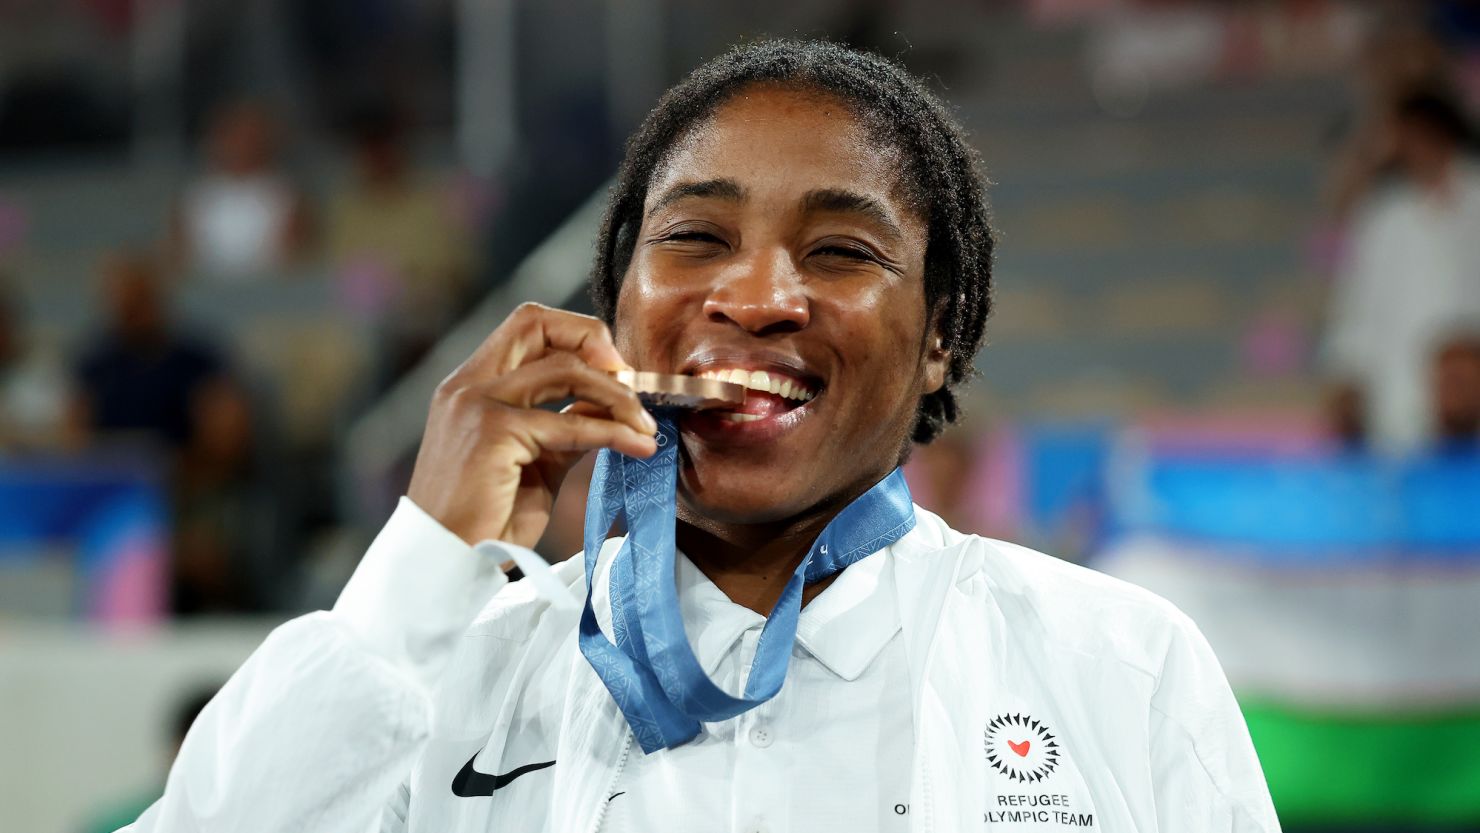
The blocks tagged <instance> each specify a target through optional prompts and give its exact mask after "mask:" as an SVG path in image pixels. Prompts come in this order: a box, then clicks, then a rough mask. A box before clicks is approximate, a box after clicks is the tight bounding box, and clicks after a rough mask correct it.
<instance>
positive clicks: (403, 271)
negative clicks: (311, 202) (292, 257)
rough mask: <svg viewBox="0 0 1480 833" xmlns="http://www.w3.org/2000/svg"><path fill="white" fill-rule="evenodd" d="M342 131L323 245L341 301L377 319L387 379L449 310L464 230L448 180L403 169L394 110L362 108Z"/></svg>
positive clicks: (400, 127)
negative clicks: (348, 168) (343, 145)
mask: <svg viewBox="0 0 1480 833" xmlns="http://www.w3.org/2000/svg"><path fill="white" fill-rule="evenodd" d="M352 132H353V141H354V165H355V176H354V180H353V181H352V182H351V183H350V185H349V186H348V187H347V188H345V189H344V190H343V191H342V192H341V193H340V194H338V195H337V196H336V197H335V199H334V200H333V202H332V204H331V207H330V212H329V217H328V247H329V255H330V258H331V259H332V262H333V268H334V271H335V274H336V275H337V276H338V278H339V280H340V284H341V289H342V291H343V292H344V294H345V296H346V298H347V299H348V301H349V303H350V304H351V305H352V306H354V307H355V308H357V309H358V310H359V311H360V312H361V314H363V315H365V316H367V317H368V318H370V319H371V320H373V321H376V322H378V323H379V324H380V325H381V326H382V327H383V328H384V329H385V331H386V332H385V333H384V340H385V342H386V344H387V345H388V347H387V350H388V351H389V353H388V355H387V356H386V357H385V359H386V360H385V367H383V368H382V371H383V375H384V376H385V377H387V379H393V378H395V377H397V376H399V375H400V374H401V373H402V372H403V371H405V370H406V369H408V368H410V367H411V366H412V365H413V364H415V363H416V361H417V360H419V359H420V358H421V356H422V355H423V354H424V353H425V352H426V351H427V350H428V349H429V348H430V347H431V346H432V345H433V344H435V343H436V341H437V339H438V337H440V335H441V334H442V333H443V332H445V330H446V327H447V325H448V323H450V320H451V319H452V318H453V316H454V315H455V313H456V311H457V308H458V307H459V305H460V302H461V301H462V299H463V298H464V296H465V294H466V292H467V288H468V279H469V278H470V272H471V256H472V251H471V242H470V239H469V238H470V235H469V234H468V230H467V229H466V228H465V226H464V224H463V222H462V221H461V218H460V217H458V216H457V212H456V211H454V200H453V198H452V194H451V193H450V192H449V190H448V189H446V188H444V187H439V186H438V185H436V184H434V183H431V182H427V181H424V180H423V179H422V177H420V176H419V175H418V174H417V172H416V171H414V170H413V168H412V165H411V160H410V156H409V151H408V148H407V138H406V133H405V124H404V122H403V121H402V120H401V118H400V117H399V116H398V115H397V114H396V113H395V112H393V111H392V110H390V109H389V108H385V107H375V108H367V109H364V110H362V111H361V112H360V113H358V114H357V115H356V116H355V118H354V120H353V124H352Z"/></svg>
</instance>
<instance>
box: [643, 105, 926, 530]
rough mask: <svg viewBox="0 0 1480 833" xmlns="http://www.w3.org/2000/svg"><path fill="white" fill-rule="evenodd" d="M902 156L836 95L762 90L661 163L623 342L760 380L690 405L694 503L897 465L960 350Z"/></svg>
mask: <svg viewBox="0 0 1480 833" xmlns="http://www.w3.org/2000/svg"><path fill="white" fill-rule="evenodd" d="M898 170H899V157H898V153H897V152H896V151H895V150H894V149H892V148H887V147H880V146H879V145H878V144H877V143H876V142H875V141H873V140H872V139H871V138H870V136H869V135H868V132H867V131H866V129H865V128H864V127H863V126H862V125H860V124H859V123H858V122H857V121H856V120H855V119H854V118H853V116H852V115H851V113H850V112H849V110H848V109H847V108H846V106H844V105H843V104H842V103H840V102H839V101H838V100H837V99H834V98H831V97H827V96H825V95H822V94H816V93H808V92H799V91H797V90H792V89H786V88H777V87H751V88H748V89H746V90H743V91H741V92H740V93H739V94H737V95H735V96H734V97H733V98H731V99H730V100H729V101H728V102H727V103H726V104H724V105H723V106H721V107H720V108H719V109H718V110H717V111H716V113H715V115H714V116H713V118H711V119H710V120H709V121H708V122H705V123H703V124H702V125H701V126H700V127H698V128H697V129H696V130H695V131H694V132H693V133H692V134H691V135H690V136H689V137H688V138H687V140H685V141H684V142H683V143H682V144H680V145H679V146H678V147H677V148H675V150H674V152H673V153H672V154H671V155H670V157H669V159H668V161H667V163H666V164H665V165H663V166H661V167H660V168H659V169H658V171H657V172H656V173H655V174H654V177H653V181H652V182H651V183H650V185H649V188H648V195H647V203H646V205H645V206H644V209H643V219H642V225H641V230H640V231H639V233H638V238H637V242H636V249H635V251H634V252H633V257H632V261H631V265H630V266H629V268H628V270H627V275H626V277H625V280H624V283H623V285H622V289H621V293H620V295H619V297H618V299H617V316H616V328H615V332H616V339H617V346H618V347H619V348H620V349H621V351H622V353H623V355H624V356H625V357H626V359H627V360H628V361H629V362H630V363H631V364H632V365H633V366H634V367H637V368H639V369H642V370H657V371H665V372H670V373H684V374H690V375H709V374H724V376H725V377H726V380H727V381H734V380H735V375H736V374H737V373H743V374H745V376H746V381H747V384H748V385H749V387H750V388H751V389H750V390H748V391H747V397H746V402H745V404H744V406H742V407H740V408H738V409H736V410H735V411H729V412H721V411H705V412H700V413H691V414H687V415H686V416H684V417H683V418H682V419H681V420H680V422H679V427H680V429H681V432H682V437H683V452H684V454H683V459H684V465H683V469H682V473H681V480H680V501H681V505H682V508H683V510H684V515H685V517H686V518H689V519H691V520H699V519H707V520H709V521H712V522H720V523H765V522H774V521H780V520H785V519H789V518H794V517H797V516H800V515H803V514H805V513H807V512H808V511H809V510H811V509H813V508H814V507H817V506H819V505H827V504H830V503H831V502H832V501H837V500H845V499H850V498H852V497H853V496H855V495H857V494H859V493H861V492H862V491H863V490H864V489H866V488H868V487H869V486H871V485H872V484H873V483H874V482H876V481H877V480H879V479H880V478H882V477H883V476H884V475H885V474H887V473H888V472H889V471H890V470H891V469H893V468H894V466H895V465H896V464H897V462H898V460H899V458H900V453H901V451H902V450H903V448H904V446H905V443H906V441H907V438H908V437H909V434H910V431H911V429H912V427H913V425H914V420H915V412H916V407H917V404H918V400H919V398H920V396H921V395H922V394H925V393H928V392H931V391H934V390H936V389H938V388H939V387H940V386H941V383H942V380H943V378H944V373H945V364H946V360H947V356H946V354H945V353H944V352H942V351H940V350H939V349H937V348H936V346H935V345H936V339H935V336H934V333H933V332H930V333H927V332H926V329H927V326H928V322H927V315H926V309H925V295H924V265H925V241H926V229H925V225H924V223H923V221H922V220H921V219H920V218H919V217H917V216H916V213H915V212H913V211H911V210H909V208H908V207H907V206H906V204H905V203H904V201H903V199H902V198H901V197H900V196H899V195H898V194H896V191H898V190H899V189H897V188H896V187H895V185H896V182H897V177H898ZM759 374H764V375H763V376H762V375H759ZM787 386H789V389H788V387H787ZM762 389H764V390H762Z"/></svg>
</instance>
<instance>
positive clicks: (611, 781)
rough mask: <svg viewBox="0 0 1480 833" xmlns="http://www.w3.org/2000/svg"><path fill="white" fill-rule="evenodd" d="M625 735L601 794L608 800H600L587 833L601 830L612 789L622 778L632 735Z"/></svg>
mask: <svg viewBox="0 0 1480 833" xmlns="http://www.w3.org/2000/svg"><path fill="white" fill-rule="evenodd" d="M624 728H625V727H624ZM626 734H627V740H626V741H625V742H624V743H623V744H622V754H621V755H619V756H618V757H617V765H616V766H615V767H613V768H612V775H611V777H610V778H608V779H607V781H606V789H604V790H602V792H601V794H602V795H605V796H608V798H605V799H602V801H601V808H600V809H598V810H597V811H596V818H595V819H593V820H592V821H591V829H590V830H589V831H587V833H599V831H600V830H601V822H602V820H603V819H605V818H606V808H607V805H609V804H611V799H610V796H611V794H612V787H615V786H616V785H617V780H618V779H620V778H621V777H622V770H623V769H624V768H626V766H627V755H628V753H630V752H631V751H632V733H631V732H627V733H626Z"/></svg>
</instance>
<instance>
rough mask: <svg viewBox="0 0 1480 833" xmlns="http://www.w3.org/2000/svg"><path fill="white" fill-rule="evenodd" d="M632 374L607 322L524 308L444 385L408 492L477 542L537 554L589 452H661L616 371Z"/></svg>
mask: <svg viewBox="0 0 1480 833" xmlns="http://www.w3.org/2000/svg"><path fill="white" fill-rule="evenodd" d="M626 369H629V368H628V366H627V363H626V362H624V361H623V360H622V357H621V355H619V354H618V353H617V348H616V346H615V345H613V343H612V336H611V331H610V330H608V329H607V327H606V325H605V324H603V323H602V322H601V321H598V320H597V319H595V318H591V317H590V316H586V315H578V314H576V313H573V312H565V311H563V310H557V309H551V308H549V307H544V306H541V305H539V304H524V305H523V306H520V307H519V308H518V309H516V310H514V312H513V313H511V314H510V315H509V317H508V318H507V319H505V320H504V322H503V323H502V324H500V325H499V327H498V329H496V330H494V331H493V333H491V334H490V335H489V336H488V338H487V339H485V340H484V342H483V343H482V344H481V345H479V347H478V349H477V350H476V351H474V353H473V355H472V356H471V357H469V359H468V360H467V361H465V362H463V363H462V365H461V366H459V367H458V368H457V370H454V371H453V372H452V374H451V375H449V376H448V377H447V378H446V379H444V380H442V383H441V384H440V385H438V386H437V392H436V394H435V395H434V396H433V397H432V405H431V411H430V413H429V414H428V416H427V427H426V432H425V433H424V434H423V435H422V440H421V449H420V451H418V452H417V455H416V467H415V469H414V471H413V472H412V474H411V486H410V488H409V489H408V490H407V492H406V494H407V496H408V497H410V498H411V500H412V501H414V502H415V503H416V505H417V506H419V507H421V508H422V510H424V511H425V512H426V513H427V514H429V515H431V516H432V517H433V518H436V519H437V521H438V522H439V523H441V524H442V525H443V526H444V527H446V528H447V529H449V530H451V531H452V532H453V533H455V534H456V535H457V536H459V537H460V538H462V539H463V540H464V541H466V542H468V543H469V544H475V543H477V542H478V541H482V540H485V539H489V538H492V539H497V540H500V541H508V542H509V543H513V544H519V545H521V546H525V547H532V546H534V544H535V542H536V541H538V540H539V538H540V536H541V535H542V534H543V533H544V531H545V526H546V524H548V523H549V520H550V507H551V505H552V504H553V503H554V501H555V494H556V492H557V491H558V490H559V488H560V482H561V481H562V480H563V479H564V478H565V475H566V472H568V471H569V470H570V467H571V466H572V465H574V464H575V462H576V460H578V459H579V458H580V457H581V455H582V454H584V453H586V452H587V451H590V450H592V449H596V448H611V449H614V450H616V451H619V452H621V453H623V454H627V455H631V456H634V457H648V456H651V455H652V454H653V453H654V452H655V451H656V450H657V445H656V443H655V442H654V440H653V434H654V432H655V431H656V430H657V423H655V422H654V421H653V418H652V416H651V415H649V414H648V412H647V411H646V410H645V409H644V408H643V406H642V403H641V402H639V401H638V399H637V396H636V394H634V393H633V392H632V391H631V389H629V388H628V387H627V386H626V385H623V384H622V383H620V382H618V381H617V380H616V379H614V378H612V377H611V375H610V371H615V370H626ZM571 397H574V398H575V399H576V400H577V402H576V403H575V404H573V405H571V406H570V407H568V408H566V409H565V410H564V411H561V412H559V413H556V412H554V411H548V410H544V409H541V408H539V407H537V406H539V405H541V404H545V403H548V402H556V401H559V400H561V399H566V398H571Z"/></svg>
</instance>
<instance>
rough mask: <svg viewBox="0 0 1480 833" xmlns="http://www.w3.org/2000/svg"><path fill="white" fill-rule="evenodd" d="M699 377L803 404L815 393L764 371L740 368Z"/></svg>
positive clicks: (706, 371)
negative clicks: (771, 394)
mask: <svg viewBox="0 0 1480 833" xmlns="http://www.w3.org/2000/svg"><path fill="white" fill-rule="evenodd" d="M697 375H698V377H699V378H700V379H713V380H715V381H717V382H728V383H730V384H732V385H742V386H744V387H746V388H748V389H750V390H758V391H763V392H765V393H773V394H775V395H777V396H781V397H784V398H786V399H795V400H798V401H801V402H808V401H810V400H811V399H812V397H813V393H812V392H811V391H809V390H807V389H806V387H804V386H803V385H802V383H801V382H797V381H793V380H791V379H788V378H786V377H785V376H782V375H780V374H776V375H772V374H770V373H768V372H766V371H764V370H741V369H740V368H733V369H730V370H705V371H701V372H700V373H698V374H697Z"/></svg>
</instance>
